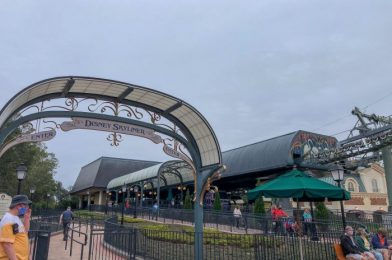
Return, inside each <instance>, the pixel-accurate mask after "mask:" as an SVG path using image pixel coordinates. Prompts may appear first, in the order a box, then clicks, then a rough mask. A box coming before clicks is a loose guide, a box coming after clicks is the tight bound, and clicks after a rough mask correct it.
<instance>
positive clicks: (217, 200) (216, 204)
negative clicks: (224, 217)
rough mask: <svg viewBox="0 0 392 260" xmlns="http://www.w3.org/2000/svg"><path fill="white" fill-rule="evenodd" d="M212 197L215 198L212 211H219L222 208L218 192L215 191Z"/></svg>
mask: <svg viewBox="0 0 392 260" xmlns="http://www.w3.org/2000/svg"><path fill="white" fill-rule="evenodd" d="M214 197H215V199H214V206H213V209H214V211H221V210H222V204H221V199H220V195H219V192H215V194H214Z"/></svg>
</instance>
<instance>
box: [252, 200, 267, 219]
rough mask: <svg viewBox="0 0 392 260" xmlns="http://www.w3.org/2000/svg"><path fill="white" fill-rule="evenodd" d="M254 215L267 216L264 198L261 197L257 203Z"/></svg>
mask: <svg viewBox="0 0 392 260" xmlns="http://www.w3.org/2000/svg"><path fill="white" fill-rule="evenodd" d="M254 213H255V215H259V216H260V215H264V214H265V207H264V200H263V196H260V197H259V198H257V200H256V201H255V208H254Z"/></svg>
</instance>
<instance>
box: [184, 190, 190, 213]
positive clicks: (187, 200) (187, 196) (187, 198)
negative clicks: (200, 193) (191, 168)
mask: <svg viewBox="0 0 392 260" xmlns="http://www.w3.org/2000/svg"><path fill="white" fill-rule="evenodd" d="M184 209H192V199H191V195H190V194H189V190H187V191H186V194H185V200H184Z"/></svg>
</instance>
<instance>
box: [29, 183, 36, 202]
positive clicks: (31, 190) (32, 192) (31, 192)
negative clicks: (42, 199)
mask: <svg viewBox="0 0 392 260" xmlns="http://www.w3.org/2000/svg"><path fill="white" fill-rule="evenodd" d="M34 193H35V187H34V186H31V187H30V194H31V201H33V196H34Z"/></svg>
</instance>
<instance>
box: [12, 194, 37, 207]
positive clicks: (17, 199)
mask: <svg viewBox="0 0 392 260" xmlns="http://www.w3.org/2000/svg"><path fill="white" fill-rule="evenodd" d="M31 203H32V202H31V200H29V199H28V198H27V196H26V195H16V196H14V197H13V198H12V201H11V205H10V208H13V207H15V206H16V205H19V204H27V205H28V204H31Z"/></svg>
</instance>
